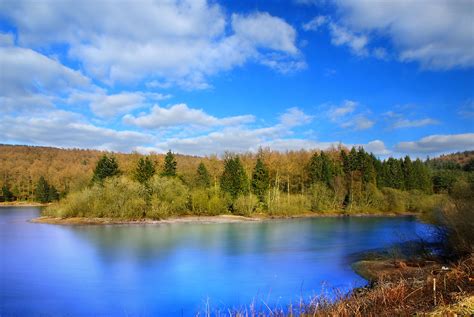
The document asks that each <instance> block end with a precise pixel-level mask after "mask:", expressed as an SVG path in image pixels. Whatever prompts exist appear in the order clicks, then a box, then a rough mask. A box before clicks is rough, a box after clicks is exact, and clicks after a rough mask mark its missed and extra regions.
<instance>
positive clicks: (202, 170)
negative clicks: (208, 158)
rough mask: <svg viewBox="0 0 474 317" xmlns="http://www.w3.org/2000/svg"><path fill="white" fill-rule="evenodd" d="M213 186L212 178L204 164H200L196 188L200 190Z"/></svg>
mask: <svg viewBox="0 0 474 317" xmlns="http://www.w3.org/2000/svg"><path fill="white" fill-rule="evenodd" d="M210 185H211V177H210V176H209V172H208V171H207V168H206V165H204V163H203V162H201V163H199V166H198V168H197V171H196V186H197V187H200V188H208V187H209V186H210Z"/></svg>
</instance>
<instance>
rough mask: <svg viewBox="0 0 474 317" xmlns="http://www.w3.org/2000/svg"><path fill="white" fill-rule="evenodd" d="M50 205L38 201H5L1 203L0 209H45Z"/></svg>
mask: <svg viewBox="0 0 474 317" xmlns="http://www.w3.org/2000/svg"><path fill="white" fill-rule="evenodd" d="M45 206H48V204H43V203H39V202H36V201H4V202H0V207H45Z"/></svg>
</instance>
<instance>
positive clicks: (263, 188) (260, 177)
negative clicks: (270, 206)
mask: <svg viewBox="0 0 474 317" xmlns="http://www.w3.org/2000/svg"><path fill="white" fill-rule="evenodd" d="M269 186H270V176H269V173H268V168H267V166H266V165H265V163H263V161H262V160H261V159H260V158H258V159H257V163H256V164H255V168H254V170H253V174H252V192H253V193H254V194H255V195H256V196H257V198H258V199H259V201H260V202H264V201H265V196H266V194H267V191H268V188H269Z"/></svg>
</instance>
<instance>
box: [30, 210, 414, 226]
mask: <svg viewBox="0 0 474 317" xmlns="http://www.w3.org/2000/svg"><path fill="white" fill-rule="evenodd" d="M416 215H417V214H415V213H354V214H343V213H320V214H316V213H304V214H299V215H292V216H284V215H281V216H278V215H266V214H257V215H255V216H250V217H248V216H240V215H232V214H222V215H217V216H196V215H188V216H181V217H171V218H166V219H160V220H153V219H139V220H127V219H119V218H87V217H71V218H60V217H50V216H41V217H38V218H33V219H31V220H29V221H30V222H32V223H43V224H55V225H158V224H179V223H191V224H198V223H201V224H216V223H217V224H218V223H244V222H263V221H273V220H292V219H306V218H339V217H356V218H358V217H363V218H365V217H367V218H370V217H404V216H416Z"/></svg>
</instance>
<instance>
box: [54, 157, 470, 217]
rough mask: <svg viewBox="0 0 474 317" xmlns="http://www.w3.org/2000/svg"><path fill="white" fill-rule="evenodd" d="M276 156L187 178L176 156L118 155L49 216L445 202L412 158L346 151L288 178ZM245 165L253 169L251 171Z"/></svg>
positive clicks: (420, 206)
mask: <svg viewBox="0 0 474 317" xmlns="http://www.w3.org/2000/svg"><path fill="white" fill-rule="evenodd" d="M272 154H274V152H271V151H263V150H262V151H260V152H259V153H257V154H255V155H251V154H246V155H241V156H239V155H234V154H226V155H225V157H224V159H223V160H216V161H215V162H216V163H217V162H218V163H220V164H222V170H221V172H220V175H216V174H214V175H213V176H214V177H213V176H211V173H210V172H209V169H211V168H212V165H211V164H209V161H207V162H206V160H205V159H201V160H200V161H199V163H198V164H197V167H196V169H195V171H194V172H193V175H186V176H184V175H183V174H180V173H179V164H178V162H177V159H176V156H175V155H174V154H173V153H171V152H168V153H167V154H166V156H165V157H164V158H163V164H162V165H161V166H159V165H158V164H157V162H156V161H154V159H153V156H141V157H139V158H138V159H137V161H136V162H135V167H134V168H133V169H132V170H131V171H130V172H128V173H126V172H124V171H123V170H121V168H120V166H119V164H118V161H117V159H116V158H115V157H114V156H113V155H103V156H102V157H101V158H100V159H99V160H98V162H97V164H96V167H95V169H94V171H93V175H92V177H91V181H90V183H89V185H88V186H86V188H85V189H83V190H81V191H76V192H74V193H71V194H70V195H68V197H67V198H66V199H65V200H63V201H62V203H60V204H59V205H55V206H53V207H51V208H50V209H49V210H48V211H47V213H48V214H49V215H56V216H61V217H74V216H93V217H119V218H128V219H140V218H153V219H159V218H164V217H169V216H173V215H184V214H197V215H204V214H205V215H216V214H221V213H225V212H232V213H235V214H241V215H250V214H252V213H266V214H270V215H276V214H278V215H281V214H284V215H291V214H299V213H304V212H346V213H350V212H370V211H375V212H383V211H386V212H406V211H412V212H419V211H424V210H430V209H432V208H433V206H434V205H435V204H437V203H438V202H439V199H440V196H437V195H432V194H433V191H434V186H433V185H434V184H433V182H432V180H433V179H435V178H432V170H430V168H429V166H428V165H427V164H425V163H423V162H422V161H420V160H419V159H417V160H415V161H412V160H411V159H410V157H408V156H406V157H405V158H403V159H394V158H389V159H387V160H384V161H381V160H379V159H378V158H376V157H375V156H374V155H373V154H371V153H367V152H365V151H364V149H363V148H359V149H356V148H352V149H351V150H350V151H347V150H346V149H343V148H339V149H333V150H331V151H326V152H324V151H320V152H314V153H312V154H311V155H310V156H309V157H308V158H307V159H306V162H301V160H300V161H299V162H300V165H299V166H298V167H299V169H295V170H294V171H293V173H282V172H281V171H282V169H281V166H279V167H280V168H276V170H275V169H272V168H270V166H272V167H275V166H278V165H271V162H272V161H271V158H272ZM291 154H292V153H286V155H287V156H290V155H291ZM300 154H308V152H304V151H302V152H300ZM301 156H303V155H301ZM301 156H300V157H301ZM193 159H195V160H197V158H193ZM244 162H247V163H248V162H252V163H253V166H252V168H251V170H250V172H247V170H248V169H247V168H246V167H245V163H244ZM206 163H207V164H206ZM301 163H302V164H301ZM294 167H296V166H294ZM214 171H215V169H214ZM466 175H469V172H466ZM292 179H293V182H292V181H291V180H292ZM465 179H467V180H469V177H465Z"/></svg>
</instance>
